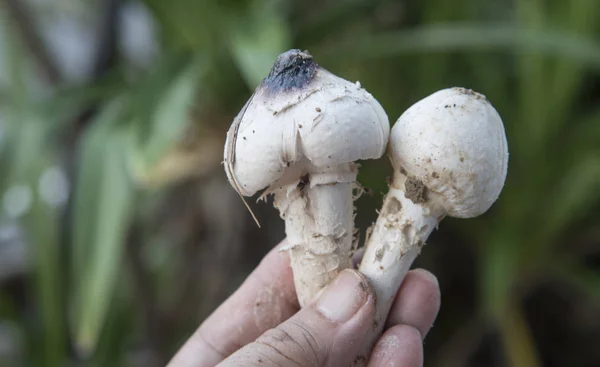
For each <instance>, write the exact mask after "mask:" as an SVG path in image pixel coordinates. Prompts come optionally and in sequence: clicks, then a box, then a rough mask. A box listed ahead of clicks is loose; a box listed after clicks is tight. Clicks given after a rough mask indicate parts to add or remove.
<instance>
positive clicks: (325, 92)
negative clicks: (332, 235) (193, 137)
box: [225, 50, 390, 196]
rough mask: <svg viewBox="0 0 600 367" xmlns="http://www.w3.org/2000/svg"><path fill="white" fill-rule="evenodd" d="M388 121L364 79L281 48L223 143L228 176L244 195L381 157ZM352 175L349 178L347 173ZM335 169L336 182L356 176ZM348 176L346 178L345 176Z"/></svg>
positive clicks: (331, 177)
mask: <svg viewBox="0 0 600 367" xmlns="http://www.w3.org/2000/svg"><path fill="white" fill-rule="evenodd" d="M389 129H390V128H389V121H388V118H387V115H386V113H385V111H384V110H383V108H382V107H381V105H380V104H379V103H378V102H377V101H376V100H375V98H373V96H372V95H371V94H369V93H368V92H367V91H365V90H364V89H363V88H361V87H360V86H359V85H357V84H354V83H350V82H348V81H346V80H344V79H341V78H338V77H336V76H335V75H333V74H331V73H329V72H328V71H326V70H324V69H322V68H321V67H319V66H318V65H317V64H316V63H315V62H314V61H313V59H312V56H310V54H308V53H306V52H302V51H299V50H290V51H287V52H285V53H283V54H281V55H280V56H279V57H278V58H277V61H276V62H275V64H274V66H273V68H272V70H271V72H270V73H269V75H268V76H267V77H266V78H265V79H264V80H263V82H262V83H261V84H260V85H259V86H258V88H257V89H256V91H255V92H254V94H253V96H252V97H251V98H250V100H249V101H248V103H247V104H246V106H244V108H243V109H242V111H241V112H240V113H239V115H238V116H237V117H236V119H235V120H234V123H233V125H232V126H231V128H230V131H229V133H228V134H227V142H226V144H225V165H226V171H227V174H228V177H229V180H230V182H232V184H234V186H236V188H237V189H238V191H239V192H240V193H241V194H243V195H246V196H251V195H254V194H255V193H256V192H257V191H259V190H261V189H264V188H266V187H269V186H271V185H274V184H277V185H283V184H290V183H293V182H296V181H298V180H300V177H301V176H302V175H304V174H305V173H307V172H308V171H309V170H311V171H315V170H316V171H319V170H321V169H322V170H324V171H328V170H334V167H335V166H336V165H340V164H345V163H349V162H355V161H358V160H363V159H374V158H379V157H381V156H382V155H383V153H384V151H385V147H386V145H387V141H388V137H389ZM350 176H352V177H350ZM350 176H348V175H343V174H341V175H330V176H329V178H328V179H330V180H331V181H332V182H348V180H352V181H353V180H354V176H355V174H352V175H350ZM345 180H346V181H345Z"/></svg>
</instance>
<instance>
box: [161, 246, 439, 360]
mask: <svg viewBox="0 0 600 367" xmlns="http://www.w3.org/2000/svg"><path fill="white" fill-rule="evenodd" d="M279 247H280V246H277V248H276V249H274V250H273V251H271V252H270V253H269V254H268V255H267V256H266V257H265V258H264V259H263V261H262V262H261V263H260V265H259V266H258V267H257V268H256V269H255V270H254V272H252V274H250V275H249V276H248V278H247V279H246V281H245V282H244V284H242V285H241V286H240V288H239V289H238V290H237V291H236V292H235V293H234V294H233V295H232V296H231V297H229V299H227V300H226V301H225V302H224V303H223V304H222V305H221V306H220V307H219V308H218V309H217V310H216V311H214V312H213V314H212V315H211V316H209V317H208V318H207V319H206V320H205V321H204V322H203V323H202V325H200V327H199V328H198V330H196V332H195V333H194V334H193V335H192V336H191V337H190V338H189V339H188V341H187V342H186V343H185V345H184V346H183V347H182V348H181V349H180V350H179V352H178V353H177V354H176V355H175V356H174V357H173V359H172V360H171V362H170V363H169V365H168V366H169V367H187V366H197V367H207V366H215V365H217V364H218V365H219V366H352V365H361V364H362V365H365V364H367V362H368V366H401V367H413V366H421V365H422V364H423V344H422V340H423V338H424V337H425V335H426V334H427V332H428V331H429V329H430V327H431V325H432V323H433V321H434V319H435V317H436V315H437V312H438V310H439V307H440V290H439V286H438V283H437V279H436V278H435V276H434V275H433V274H431V273H429V272H427V271H425V270H422V269H417V270H412V271H410V272H409V273H408V274H407V275H406V278H405V280H404V282H403V283H402V287H401V288H400V290H399V291H398V294H397V295H396V299H395V301H394V304H393V306H392V308H391V311H390V313H389V315H388V319H387V322H386V326H385V329H384V333H383V335H382V336H381V338H380V339H379V340H378V341H377V344H376V345H375V347H374V349H373V352H372V354H371V356H359V355H358V353H359V351H360V350H361V346H362V345H363V343H366V342H367V341H366V340H365V339H366V336H367V335H368V334H367V330H369V328H371V327H372V325H373V317H374V312H375V302H376V299H375V295H374V292H373V290H372V288H371V287H370V286H369V284H368V282H367V280H366V279H365V278H364V277H363V276H362V275H361V274H360V273H358V272H357V271H356V270H344V271H343V272H342V273H341V274H340V275H339V276H338V277H337V278H336V279H335V280H334V281H333V282H332V283H331V284H330V285H329V286H327V287H326V288H325V290H324V291H323V292H322V293H321V294H320V295H318V296H317V297H316V299H315V300H314V301H313V302H312V303H310V304H309V305H307V306H306V307H304V308H302V309H300V308H299V305H298V300H297V298H296V293H295V290H294V283H293V276H292V270H291V268H290V264H289V256H288V255H287V253H286V252H279V251H278V249H279ZM367 359H368V361H367ZM353 363H354V364H353Z"/></svg>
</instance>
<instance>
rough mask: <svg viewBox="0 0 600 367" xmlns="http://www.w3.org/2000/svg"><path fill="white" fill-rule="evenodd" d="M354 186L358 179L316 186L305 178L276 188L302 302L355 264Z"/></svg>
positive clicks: (277, 204) (309, 298)
mask: <svg viewBox="0 0 600 367" xmlns="http://www.w3.org/2000/svg"><path fill="white" fill-rule="evenodd" d="M308 179H309V180H310V179H311V177H308ZM353 187H354V182H341V183H328V184H316V185H314V186H311V183H302V182H301V183H300V184H297V185H293V186H292V185H288V186H283V187H281V188H279V189H277V190H275V206H276V207H277V208H278V209H279V211H280V214H281V217H282V218H283V219H285V232H286V235H287V240H288V242H289V243H290V246H289V251H290V258H291V266H292V270H293V273H294V284H295V286H296V293H297V295H298V301H299V303H300V306H304V305H306V304H307V303H308V302H310V300H312V299H313V297H314V296H315V295H316V294H317V293H318V292H319V291H320V290H321V289H322V288H323V287H325V286H326V285H327V284H328V283H329V281H331V280H332V279H333V278H335V276H336V275H337V274H338V273H339V272H340V271H342V270H343V269H345V268H348V267H349V266H350V265H351V261H350V258H351V254H350V253H351V250H352V237H353V231H354V218H353V213H354V211H353V198H352V190H353Z"/></svg>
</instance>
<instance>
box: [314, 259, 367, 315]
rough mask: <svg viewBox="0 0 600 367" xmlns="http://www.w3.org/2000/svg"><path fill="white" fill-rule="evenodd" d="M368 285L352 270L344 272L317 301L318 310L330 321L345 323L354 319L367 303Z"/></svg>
mask: <svg viewBox="0 0 600 367" xmlns="http://www.w3.org/2000/svg"><path fill="white" fill-rule="evenodd" d="M366 289H367V285H366V283H365V281H364V280H363V279H362V278H361V277H360V275H358V274H357V273H356V271H352V270H344V271H343V272H341V273H340V275H339V276H338V277H337V278H336V279H335V280H334V281H333V283H331V284H330V285H329V286H327V288H326V289H325V292H323V294H322V295H321V297H320V298H319V300H318V301H317V309H318V310H319V311H320V312H321V313H322V314H323V315H324V316H325V317H327V318H328V319H330V320H332V321H335V322H339V323H343V322H346V321H348V320H350V319H351V318H352V316H353V315H354V314H355V313H356V312H357V311H358V310H360V308H361V307H362V305H363V304H364V303H365V302H366V301H367V292H366Z"/></svg>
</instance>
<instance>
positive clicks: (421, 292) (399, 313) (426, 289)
mask: <svg viewBox="0 0 600 367" xmlns="http://www.w3.org/2000/svg"><path fill="white" fill-rule="evenodd" d="M440 302H441V295H440V286H439V284H438V281H437V278H436V277H435V275H433V274H431V273H430V272H428V271H427V270H424V269H415V270H411V271H409V272H408V273H407V274H406V277H405V278H404V282H402V286H401V287H400V290H399V291H398V294H397V295H396V298H395V300H394V303H393V304H392V308H391V310H390V314H389V316H388V319H387V322H386V327H392V326H394V325H400V324H406V325H410V326H412V327H414V328H416V329H417V330H418V331H419V332H420V333H421V336H422V337H423V338H425V336H426V335H427V332H429V329H430V328H431V325H432V324H433V321H434V320H435V318H436V316H437V314H438V311H439V310H440Z"/></svg>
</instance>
